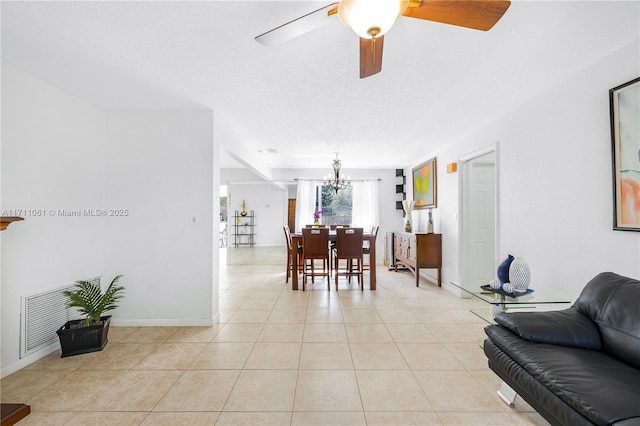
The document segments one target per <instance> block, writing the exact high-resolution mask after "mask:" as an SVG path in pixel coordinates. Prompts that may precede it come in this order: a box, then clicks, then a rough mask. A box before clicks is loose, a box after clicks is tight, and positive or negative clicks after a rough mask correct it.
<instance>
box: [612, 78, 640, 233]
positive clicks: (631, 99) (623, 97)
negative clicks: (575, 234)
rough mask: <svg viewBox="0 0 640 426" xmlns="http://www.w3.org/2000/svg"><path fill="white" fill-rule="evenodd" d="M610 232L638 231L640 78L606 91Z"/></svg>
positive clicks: (639, 194) (639, 228)
mask: <svg viewBox="0 0 640 426" xmlns="http://www.w3.org/2000/svg"><path fill="white" fill-rule="evenodd" d="M609 107H610V111H611V146H612V150H611V157H612V160H613V198H614V200H613V201H614V209H613V211H614V216H613V229H616V230H622V231H640V120H639V119H638V117H640V77H639V78H636V79H634V80H631V81H629V82H627V83H624V84H622V85H620V86H618V87H614V88H613V89H611V90H609Z"/></svg>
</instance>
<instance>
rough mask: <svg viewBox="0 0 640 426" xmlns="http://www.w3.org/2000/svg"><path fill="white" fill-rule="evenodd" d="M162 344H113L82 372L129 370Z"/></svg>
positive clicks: (108, 345) (85, 366) (84, 367)
mask: <svg viewBox="0 0 640 426" xmlns="http://www.w3.org/2000/svg"><path fill="white" fill-rule="evenodd" d="M159 345H160V343H111V342H109V344H107V346H106V347H105V348H104V350H103V351H102V352H100V354H99V355H98V357H96V358H94V359H93V360H92V361H91V362H89V363H86V364H84V365H83V366H82V367H80V369H81V370H129V369H131V368H134V367H135V366H136V365H138V364H139V363H140V362H142V360H144V359H145V358H146V357H147V356H149V354H151V353H152V352H153V351H154V350H155V349H156V348H157V347H158V346H159Z"/></svg>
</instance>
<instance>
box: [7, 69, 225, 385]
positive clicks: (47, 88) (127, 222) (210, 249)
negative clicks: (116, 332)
mask: <svg viewBox="0 0 640 426" xmlns="http://www.w3.org/2000/svg"><path fill="white" fill-rule="evenodd" d="M213 130H214V129H213V116H212V113H211V111H137V112H136V111H109V112H107V111H102V110H99V109H97V108H95V107H93V106H91V105H89V104H87V103H86V102H84V101H82V100H80V99H78V98H76V97H74V96H72V95H70V94H68V93H66V92H63V91H61V90H59V89H57V88H56V87H54V86H53V85H51V84H49V83H47V82H45V81H43V80H41V79H39V78H37V77H34V76H32V75H30V74H28V73H26V72H24V71H22V70H19V69H17V68H15V67H13V66H11V65H9V64H6V63H3V64H2V142H3V144H2V200H1V201H2V205H1V208H2V209H3V214H4V213H5V212H4V210H6V213H12V212H11V209H33V213H32V214H29V213H23V214H17V212H16V214H17V215H19V216H24V217H25V220H24V221H22V222H18V223H15V224H13V225H11V226H10V227H9V229H8V230H6V231H3V232H2V234H1V235H0V238H1V247H2V275H1V278H2V285H1V293H0V294H1V304H0V306H1V307H2V311H1V317H2V321H1V324H2V325H1V326H2V336H1V345H2V347H1V357H2V358H1V365H2V372H1V374H2V376H5V375H7V374H10V373H11V372H13V371H15V370H17V369H19V368H22V367H24V366H26V365H28V364H30V363H31V362H33V361H35V360H36V359H38V358H39V357H41V356H43V355H46V353H48V352H49V351H50V350H51V349H52V348H47V349H46V350H43V351H41V352H40V353H36V354H33V355H30V356H29V357H26V358H24V359H19V346H18V341H19V330H20V325H19V318H20V297H21V296H27V295H31V294H36V293H40V292H43V291H46V290H50V289H55V288H59V287H61V286H65V285H69V284H73V283H74V281H76V280H78V279H85V278H89V277H94V276H98V275H103V277H104V280H105V281H110V280H111V279H112V277H113V276H114V275H116V274H124V275H125V277H124V278H123V280H122V281H121V283H122V284H123V285H124V286H125V287H126V296H125V298H124V299H123V300H122V301H121V304H120V307H119V308H118V309H117V310H116V311H114V312H113V318H114V324H141V325H144V324H160V325H195V324H200V325H204V324H212V323H213V322H214V320H215V318H216V317H217V314H218V307H217V293H218V285H217V283H218V274H217V262H216V263H215V265H214V262H213V259H216V257H217V256H216V254H217V242H216V245H215V247H214V245H213V243H212V241H213V212H214V203H213V200H214V196H215V194H217V193H218V191H217V188H214V187H213V186H214V185H213V182H214V176H215V174H214V170H213V163H214V154H213V147H214V143H213ZM83 209H92V210H94V211H95V210H97V209H107V210H110V209H126V210H128V215H127V216H124V217H123V216H118V217H114V216H112V217H107V218H106V219H105V218H104V217H96V216H85V215H81V216H80V217H78V216H73V217H69V216H63V215H62V214H61V211H63V210H65V211H72V210H81V211H82V210H83ZM41 211H42V212H44V216H37V215H36V214H38V213H36V212H41ZM192 216H197V217H198V224H197V225H192V224H191V217H192ZM216 218H217V216H216ZM216 231H217V228H216ZM216 234H217V232H216ZM60 325H62V324H60Z"/></svg>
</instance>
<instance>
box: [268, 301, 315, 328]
mask: <svg viewBox="0 0 640 426" xmlns="http://www.w3.org/2000/svg"><path fill="white" fill-rule="evenodd" d="M305 304H306V301H305ZM306 318H307V310H306V309H274V310H273V311H271V315H269V318H268V319H267V324H273V323H278V324H304V323H305V321H306Z"/></svg>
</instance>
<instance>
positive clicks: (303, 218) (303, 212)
mask: <svg viewBox="0 0 640 426" xmlns="http://www.w3.org/2000/svg"><path fill="white" fill-rule="evenodd" d="M315 207H316V183H315V182H314V181H310V180H299V181H298V193H297V195H296V232H302V228H303V227H304V226H305V225H306V224H307V223H313V214H314V213H315Z"/></svg>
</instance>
